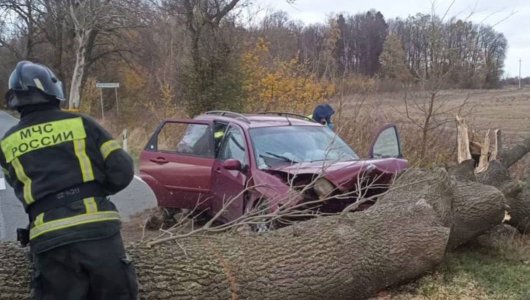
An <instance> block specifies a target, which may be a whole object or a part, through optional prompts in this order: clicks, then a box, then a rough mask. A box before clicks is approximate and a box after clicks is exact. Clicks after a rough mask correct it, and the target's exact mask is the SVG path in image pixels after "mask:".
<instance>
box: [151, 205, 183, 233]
mask: <svg viewBox="0 0 530 300" xmlns="http://www.w3.org/2000/svg"><path fill="white" fill-rule="evenodd" d="M178 212H180V209H178V208H165V207H158V208H157V209H156V210H155V211H154V212H152V213H151V214H150V215H149V218H148V219H147V222H146V223H145V227H146V228H147V229H150V230H158V229H160V228H169V227H171V226H173V225H175V223H176V222H175V221H176V220H175V214H177V213H178Z"/></svg>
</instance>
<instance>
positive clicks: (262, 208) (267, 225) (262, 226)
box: [249, 199, 276, 233]
mask: <svg viewBox="0 0 530 300" xmlns="http://www.w3.org/2000/svg"><path fill="white" fill-rule="evenodd" d="M253 207H254V209H252V210H253V211H254V210H257V211H258V213H257V217H258V218H257V221H256V222H254V224H249V225H250V230H251V231H252V232H255V233H266V232H269V231H272V230H274V229H276V222H275V221H274V220H271V219H270V217H267V216H266V215H267V214H268V209H267V208H268V207H269V202H268V201H267V199H260V200H258V203H257V204H255V205H254V206H253ZM249 213H250V211H249ZM259 216H263V218H259Z"/></svg>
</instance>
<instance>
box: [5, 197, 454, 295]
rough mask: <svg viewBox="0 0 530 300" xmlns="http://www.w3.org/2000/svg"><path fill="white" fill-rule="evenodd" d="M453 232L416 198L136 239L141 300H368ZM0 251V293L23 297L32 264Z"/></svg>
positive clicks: (424, 263) (15, 252)
mask: <svg viewBox="0 0 530 300" xmlns="http://www.w3.org/2000/svg"><path fill="white" fill-rule="evenodd" d="M448 238H449V228H447V227H444V226H443V225H442V224H441V223H440V221H439V218H438V217H437V215H436V214H435V213H434V210H433V209H432V207H431V206H430V205H428V204H427V203H426V202H425V201H423V200H421V201H418V202H417V203H414V204H412V205H407V206H403V207H401V208H400V209H396V208H395V207H393V206H385V207H381V208H378V209H374V210H369V211H365V212H360V213H350V214H347V215H344V216H333V217H329V218H327V217H326V218H316V219H313V220H309V221H306V222H302V223H299V224H296V225H293V226H291V227H287V228H284V229H281V230H278V231H276V232H272V233H269V234H264V235H255V236H248V237H247V236H245V237H242V236H237V235H231V234H222V235H218V236H198V237H191V238H186V239H182V240H178V244H177V242H167V243H164V244H162V245H158V246H156V247H153V248H147V247H146V246H142V245H132V246H130V247H129V248H128V253H129V254H130V255H131V257H132V258H133V260H134V261H135V264H136V267H137V272H138V276H139V281H140V287H141V297H142V298H145V299H323V298H327V299H364V298H366V297H368V296H370V295H372V294H373V293H374V292H376V291H378V290H380V289H383V288H384V287H387V286H389V285H393V284H397V283H399V282H402V281H403V280H407V279H412V278H415V277H418V276H419V275H421V274H423V273H425V272H427V271H429V270H432V269H433V268H434V267H435V266H436V265H437V264H439V263H440V262H441V260H442V258H443V256H444V251H445V245H446V243H447V240H448ZM21 252H22V249H20V248H19V247H18V246H15V245H14V244H3V245H2V246H1V247H0V257H1V259H2V268H0V297H1V298H2V299H26V298H28V289H27V286H28V282H29V279H28V278H29V263H28V262H27V260H26V259H25V257H24V255H23V254H21Z"/></svg>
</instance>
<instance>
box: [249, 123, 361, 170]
mask: <svg viewBox="0 0 530 300" xmlns="http://www.w3.org/2000/svg"><path fill="white" fill-rule="evenodd" d="M250 137H251V139H252V145H253V147H254V153H255V155H256V160H257V165H258V168H260V169H267V168H270V167H274V166H276V165H279V164H286V163H289V164H294V163H300V162H314V161H349V160H355V159H358V158H359V157H358V156H357V154H355V152H354V151H353V150H352V149H351V148H350V147H349V146H348V145H347V144H346V143H345V142H344V141H343V140H342V139H341V138H340V137H338V136H337V135H336V134H335V133H334V132H333V131H331V130H330V129H328V128H327V127H320V126H280V127H262V128H252V129H251V130H250Z"/></svg>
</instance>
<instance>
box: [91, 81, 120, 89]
mask: <svg viewBox="0 0 530 300" xmlns="http://www.w3.org/2000/svg"><path fill="white" fill-rule="evenodd" d="M96 87H97V88H98V89H117V88H119V87H120V84H119V83H117V82H96Z"/></svg>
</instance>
